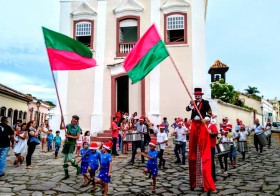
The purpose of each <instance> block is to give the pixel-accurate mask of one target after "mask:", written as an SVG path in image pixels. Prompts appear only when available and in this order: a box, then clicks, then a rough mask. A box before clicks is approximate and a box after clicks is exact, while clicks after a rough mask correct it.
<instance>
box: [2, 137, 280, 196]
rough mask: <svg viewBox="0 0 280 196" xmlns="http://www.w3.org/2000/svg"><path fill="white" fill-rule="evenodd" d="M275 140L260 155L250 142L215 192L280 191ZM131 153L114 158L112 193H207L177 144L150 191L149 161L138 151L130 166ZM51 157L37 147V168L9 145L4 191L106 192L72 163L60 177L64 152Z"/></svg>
mask: <svg viewBox="0 0 280 196" xmlns="http://www.w3.org/2000/svg"><path fill="white" fill-rule="evenodd" d="M251 137H252V136H251ZM272 140H273V142H272V148H271V149H268V148H267V147H265V148H264V152H263V154H262V155H257V153H256V151H255V149H254V148H253V144H252V142H250V144H249V147H250V151H249V153H248V155H247V157H246V160H245V161H244V162H243V161H242V160H241V154H240V153H238V156H237V165H238V167H237V168H236V169H229V172H228V174H222V173H218V176H217V179H218V181H217V182H216V186H217V191H215V192H214V193H212V195H280V189H279V186H280V147H279V145H278V141H277V138H276V137H273V138H272ZM130 153H131V151H130ZM60 156H62V155H60ZM130 156H131V155H130V154H128V155H126V156H125V155H121V156H120V157H117V158H114V159H113V174H112V175H113V176H112V183H110V184H109V195H163V196H171V195H206V194H205V193H203V192H202V189H201V188H196V189H195V191H190V190H189V184H188V182H189V179H188V178H189V176H188V165H176V164H174V163H173V162H174V161H175V156H174V153H173V145H170V146H168V147H167V149H166V151H165V154H164V157H165V158H166V159H167V164H166V168H167V169H164V170H159V175H158V178H157V188H156V193H155V194H152V192H151V190H152V180H151V179H147V176H145V175H144V174H143V169H144V166H145V165H144V164H142V163H141V161H140V157H139V156H138V157H137V160H136V164H135V165H134V166H127V162H128V161H129V159H130ZM53 157H54V155H53V152H52V153H51V152H50V153H42V152H40V149H39V147H38V148H37V149H36V151H35V154H34V155H33V159H32V160H33V162H32V164H33V165H34V168H33V169H32V170H27V169H25V168H26V166H25V164H23V165H22V166H20V167H19V168H15V167H14V165H13V160H14V155H13V153H12V151H10V153H9V156H8V161H7V167H6V176H4V177H1V178H0V196H9V195H23V196H24V195H32V196H40V195H67V196H70V195H80V196H86V195H102V194H101V189H100V187H98V189H97V190H96V191H95V192H91V188H92V187H90V186H88V187H85V188H80V185H81V184H82V181H83V180H82V176H76V175H75V170H74V169H75V168H73V167H69V170H70V171H71V172H70V178H69V179H68V180H65V181H60V179H61V178H62V177H63V169H62V158H61V157H60V158H59V159H53ZM216 170H217V171H218V170H219V164H216Z"/></svg>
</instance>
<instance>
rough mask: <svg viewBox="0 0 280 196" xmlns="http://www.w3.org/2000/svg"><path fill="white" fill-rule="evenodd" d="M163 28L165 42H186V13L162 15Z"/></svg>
mask: <svg viewBox="0 0 280 196" xmlns="http://www.w3.org/2000/svg"><path fill="white" fill-rule="evenodd" d="M164 29H165V33H164V38H165V43H166V44H186V43H187V14H186V13H180V12H176V13H170V14H166V15H164Z"/></svg>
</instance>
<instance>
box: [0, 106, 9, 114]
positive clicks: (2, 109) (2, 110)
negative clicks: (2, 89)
mask: <svg viewBox="0 0 280 196" xmlns="http://www.w3.org/2000/svg"><path fill="white" fill-rule="evenodd" d="M6 110H7V109H6V108H5V107H1V111H0V116H6Z"/></svg>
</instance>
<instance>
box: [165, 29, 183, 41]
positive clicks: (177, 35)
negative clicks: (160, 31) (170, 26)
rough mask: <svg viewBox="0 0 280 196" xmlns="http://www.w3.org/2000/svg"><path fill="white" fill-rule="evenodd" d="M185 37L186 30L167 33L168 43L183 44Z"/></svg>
mask: <svg viewBox="0 0 280 196" xmlns="http://www.w3.org/2000/svg"><path fill="white" fill-rule="evenodd" d="M184 37H185V35H184V29H179V30H168V31H167V42H183V41H185V40H184Z"/></svg>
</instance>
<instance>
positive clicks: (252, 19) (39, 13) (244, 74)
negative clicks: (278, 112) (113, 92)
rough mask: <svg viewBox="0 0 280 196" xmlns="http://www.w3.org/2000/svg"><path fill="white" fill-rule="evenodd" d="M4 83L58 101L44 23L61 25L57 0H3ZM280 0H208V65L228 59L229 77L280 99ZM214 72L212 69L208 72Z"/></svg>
mask: <svg viewBox="0 0 280 196" xmlns="http://www.w3.org/2000/svg"><path fill="white" fill-rule="evenodd" d="M0 7H1V8H2V9H1V13H0V25H1V28H0V40H1V41H0V54H1V55H0V83H3V84H5V85H7V86H10V87H12V88H14V89H16V90H19V91H21V92H24V93H31V94H32V95H33V96H36V97H37V98H40V99H43V100H52V101H55V97H56V96H55V91H54V85H53V82H52V78H51V72H50V69H49V64H48V58H47V54H46V49H45V45H44V40H43V37H42V32H41V26H45V27H47V28H49V29H53V30H56V31H57V30H58V23H59V1H58V0H39V1H38V0H26V1H17V2H16V4H15V2H14V1H0ZM279 7H280V1H278V0H266V1H265V3H264V1H263V0H209V4H208V10H207V21H206V30H207V34H206V36H207V37H206V40H207V43H206V44H207V66H209V67H210V66H211V65H212V64H213V63H214V62H215V60H216V59H220V60H221V61H222V62H224V63H225V64H227V65H228V66H229V67H230V69H229V71H228V72H227V76H226V77H227V83H229V84H232V85H233V86H234V87H235V89H236V90H239V91H241V92H244V89H245V88H247V87H248V86H255V87H257V88H258V90H259V91H260V92H261V93H260V94H259V95H264V97H265V98H268V99H273V98H274V97H278V98H279V99H280V91H279V90H278V88H277V86H276V85H277V84H279V81H280V80H279V76H278V75H279V70H280V69H279V66H280V60H279V45H280V36H279V35H280V12H279V11H278V9H279ZM209 77H210V75H209Z"/></svg>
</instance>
